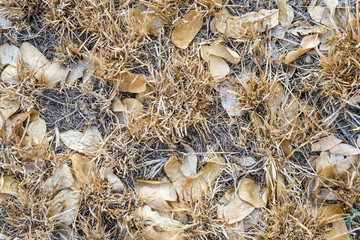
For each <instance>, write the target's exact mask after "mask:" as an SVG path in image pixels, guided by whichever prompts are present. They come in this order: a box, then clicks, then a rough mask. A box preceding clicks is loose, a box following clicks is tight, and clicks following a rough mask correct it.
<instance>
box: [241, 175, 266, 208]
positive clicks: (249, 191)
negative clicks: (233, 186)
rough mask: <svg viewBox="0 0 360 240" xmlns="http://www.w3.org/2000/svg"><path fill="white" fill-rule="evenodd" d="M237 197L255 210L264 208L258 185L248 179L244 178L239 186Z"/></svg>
mask: <svg viewBox="0 0 360 240" xmlns="http://www.w3.org/2000/svg"><path fill="white" fill-rule="evenodd" d="M238 195H239V197H240V198H241V199H242V200H243V201H245V202H248V203H250V204H251V205H253V206H254V207H256V208H262V207H265V202H264V201H263V199H262V198H261V196H260V192H259V185H258V184H257V183H256V182H254V181H253V180H251V179H249V178H244V179H243V180H242V181H241V183H240V186H239V190H238Z"/></svg>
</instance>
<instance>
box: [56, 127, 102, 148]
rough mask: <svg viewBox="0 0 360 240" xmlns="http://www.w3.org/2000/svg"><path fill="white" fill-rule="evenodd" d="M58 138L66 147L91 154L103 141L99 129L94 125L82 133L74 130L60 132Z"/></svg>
mask: <svg viewBox="0 0 360 240" xmlns="http://www.w3.org/2000/svg"><path fill="white" fill-rule="evenodd" d="M60 139H61V140H62V141H63V142H64V144H65V145H66V146H67V147H68V148H70V149H72V150H75V151H78V152H81V153H84V154H93V153H94V152H95V151H96V150H98V149H99V147H100V146H101V144H102V142H103V140H102V137H101V134H100V132H99V130H98V129H97V128H95V127H91V128H89V129H87V130H85V131H84V132H83V133H81V132H79V131H74V130H69V131H66V132H63V133H60Z"/></svg>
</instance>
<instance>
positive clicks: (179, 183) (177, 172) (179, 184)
mask: <svg viewBox="0 0 360 240" xmlns="http://www.w3.org/2000/svg"><path fill="white" fill-rule="evenodd" d="M182 166H183V164H182V163H180V162H179V161H178V160H177V159H176V158H175V157H170V159H169V161H168V162H167V163H166V164H165V166H164V171H165V173H166V175H167V176H168V178H169V179H170V181H171V182H172V183H173V185H174V187H175V189H176V192H177V193H178V195H179V196H180V197H182V196H183V189H184V184H185V182H186V179H187V178H186V177H185V175H184V174H183V172H182V171H181V167H182Z"/></svg>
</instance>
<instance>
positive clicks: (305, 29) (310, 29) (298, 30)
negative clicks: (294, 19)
mask: <svg viewBox="0 0 360 240" xmlns="http://www.w3.org/2000/svg"><path fill="white" fill-rule="evenodd" d="M288 32H289V33H291V34H294V35H296V36H299V35H303V36H305V35H309V34H325V33H326V32H327V29H326V27H323V26H311V25H309V26H308V25H306V23H305V22H304V23H302V24H301V25H300V26H298V27H295V28H291V29H289V30H288Z"/></svg>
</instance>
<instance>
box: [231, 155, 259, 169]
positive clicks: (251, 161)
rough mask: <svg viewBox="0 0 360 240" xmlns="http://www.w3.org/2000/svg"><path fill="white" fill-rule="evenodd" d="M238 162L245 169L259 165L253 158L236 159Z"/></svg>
mask: <svg viewBox="0 0 360 240" xmlns="http://www.w3.org/2000/svg"><path fill="white" fill-rule="evenodd" d="M236 162H237V163H238V164H240V165H241V166H243V167H250V166H253V165H254V164H256V163H257V162H256V160H255V159H254V158H253V157H242V158H239V159H236Z"/></svg>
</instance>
